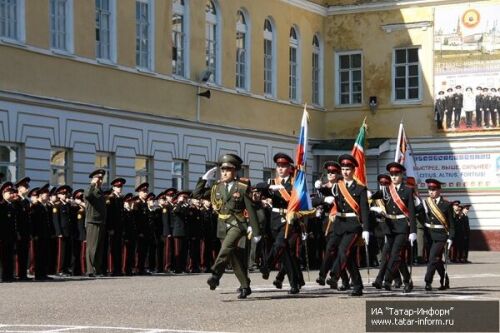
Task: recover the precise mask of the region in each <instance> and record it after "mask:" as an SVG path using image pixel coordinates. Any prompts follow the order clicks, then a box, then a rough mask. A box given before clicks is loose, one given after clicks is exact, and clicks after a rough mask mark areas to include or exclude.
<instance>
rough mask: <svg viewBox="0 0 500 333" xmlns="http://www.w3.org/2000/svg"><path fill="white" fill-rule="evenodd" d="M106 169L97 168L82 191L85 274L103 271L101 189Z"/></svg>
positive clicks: (104, 208)
mask: <svg viewBox="0 0 500 333" xmlns="http://www.w3.org/2000/svg"><path fill="white" fill-rule="evenodd" d="M105 174H106V171H105V170H103V169H97V170H95V171H93V172H92V173H91V174H90V175H89V178H90V179H91V181H90V186H89V187H88V188H87V189H86V190H85V192H84V199H85V227H86V236H87V239H86V241H87V249H86V253H85V258H86V261H87V276H89V277H95V276H96V275H100V276H102V275H103V274H104V272H103V271H102V269H103V262H105V258H104V237H106V225H105V223H106V197H105V195H104V192H103V191H102V190H101V186H102V181H103V178H104V175H105Z"/></svg>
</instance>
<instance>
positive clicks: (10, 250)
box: [0, 182, 17, 282]
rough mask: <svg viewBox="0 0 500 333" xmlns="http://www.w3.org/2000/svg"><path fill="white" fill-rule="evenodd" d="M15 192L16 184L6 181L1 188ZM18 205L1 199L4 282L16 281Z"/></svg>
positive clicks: (0, 247)
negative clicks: (15, 253) (15, 251)
mask: <svg viewBox="0 0 500 333" xmlns="http://www.w3.org/2000/svg"><path fill="white" fill-rule="evenodd" d="M5 192H11V193H13V192H15V190H14V184H12V183H11V182H6V183H4V184H3V185H2V187H1V188H0V193H1V194H2V196H3V194H4V193H5ZM16 217H17V212H16V207H15V206H14V204H13V203H12V202H11V201H9V200H5V199H4V198H3V197H2V199H1V201H0V264H1V267H2V282H12V281H14V248H15V244H16V239H17V230H16Z"/></svg>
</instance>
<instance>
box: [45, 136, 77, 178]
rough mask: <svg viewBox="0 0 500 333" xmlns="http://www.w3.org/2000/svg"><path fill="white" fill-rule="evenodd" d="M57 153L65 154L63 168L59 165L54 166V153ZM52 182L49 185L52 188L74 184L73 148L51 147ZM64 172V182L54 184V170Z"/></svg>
mask: <svg viewBox="0 0 500 333" xmlns="http://www.w3.org/2000/svg"><path fill="white" fill-rule="evenodd" d="M57 151H62V152H64V166H63V167H61V166H59V165H57V164H52V157H53V156H54V153H55V152H57ZM49 165H50V177H49V178H50V180H49V183H50V185H51V186H60V185H69V184H72V183H73V150H72V149H71V148H65V147H59V146H52V147H50V158H49ZM61 169H62V170H64V182H63V183H54V182H53V177H54V170H61Z"/></svg>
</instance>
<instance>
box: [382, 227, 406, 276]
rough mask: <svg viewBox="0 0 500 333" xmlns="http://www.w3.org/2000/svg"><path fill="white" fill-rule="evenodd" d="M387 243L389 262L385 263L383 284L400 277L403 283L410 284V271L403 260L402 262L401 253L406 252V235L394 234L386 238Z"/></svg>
mask: <svg viewBox="0 0 500 333" xmlns="http://www.w3.org/2000/svg"><path fill="white" fill-rule="evenodd" d="M387 243H388V245H389V252H388V255H389V260H388V261H387V269H386V271H385V282H386V283H391V282H392V280H394V279H395V278H397V277H398V276H399V273H400V272H401V275H402V276H403V282H405V283H408V282H410V271H409V270H408V265H407V263H406V261H405V260H402V257H403V253H404V252H405V251H406V248H407V245H408V235H407V234H395V235H389V236H387Z"/></svg>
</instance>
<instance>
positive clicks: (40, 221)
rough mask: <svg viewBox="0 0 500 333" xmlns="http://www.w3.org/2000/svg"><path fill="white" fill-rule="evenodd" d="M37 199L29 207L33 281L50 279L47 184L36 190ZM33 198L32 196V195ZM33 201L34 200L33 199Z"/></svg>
mask: <svg viewBox="0 0 500 333" xmlns="http://www.w3.org/2000/svg"><path fill="white" fill-rule="evenodd" d="M33 194H38V200H37V201H36V202H35V203H34V204H33V205H32V207H31V223H32V225H33V242H34V257H35V258H34V261H35V281H44V280H51V279H52V278H50V277H49V276H48V268H49V267H48V265H49V261H48V260H49V255H50V249H49V245H50V244H49V242H50V240H51V236H52V227H53V224H52V210H51V207H49V205H48V201H49V184H46V185H44V186H42V187H41V188H40V189H39V190H38V192H33V193H32V195H33ZM32 198H33V196H32ZM33 201H34V200H33Z"/></svg>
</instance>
